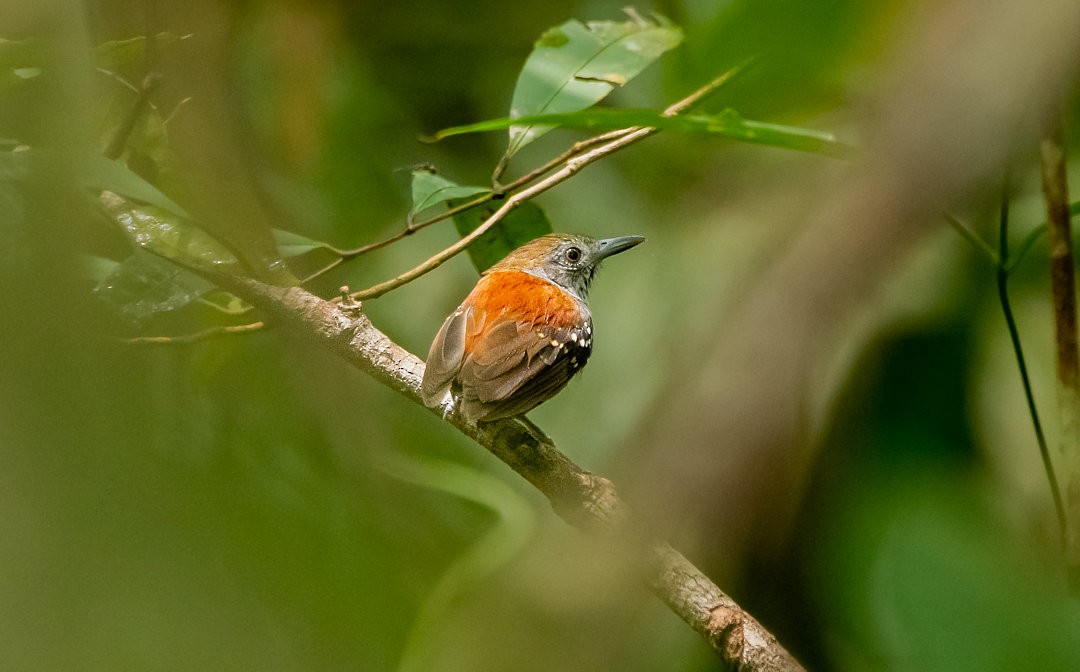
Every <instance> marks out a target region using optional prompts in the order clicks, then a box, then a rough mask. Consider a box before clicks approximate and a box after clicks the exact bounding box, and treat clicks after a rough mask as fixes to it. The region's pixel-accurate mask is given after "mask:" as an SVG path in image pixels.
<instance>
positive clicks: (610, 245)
mask: <svg viewBox="0 0 1080 672" xmlns="http://www.w3.org/2000/svg"><path fill="white" fill-rule="evenodd" d="M644 242H645V236H619V237H618V238H604V239H602V240H598V241H596V260H597V261H600V260H601V259H606V258H607V257H610V256H611V255H613V254H618V253H619V252H625V251H626V250H629V249H630V248H631V247H634V246H635V245H640V244H641V243H644Z"/></svg>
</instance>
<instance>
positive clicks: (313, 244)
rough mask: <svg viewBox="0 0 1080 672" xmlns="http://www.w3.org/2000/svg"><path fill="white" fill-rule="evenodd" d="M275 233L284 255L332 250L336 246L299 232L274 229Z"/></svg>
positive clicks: (278, 247) (278, 245) (293, 255)
mask: <svg viewBox="0 0 1080 672" xmlns="http://www.w3.org/2000/svg"><path fill="white" fill-rule="evenodd" d="M273 234H274V241H275V242H276V243H277V249H278V253H280V254H281V256H283V257H295V256H297V255H300V254H304V253H306V252H311V251H312V250H319V249H323V250H330V251H331V252H333V251H334V248H333V247H332V246H330V245H328V244H327V243H324V242H322V241H320V240H312V239H311V238H306V237H304V236H301V235H300V234H299V233H293V232H292V231H285V230H284V229H274V230H273Z"/></svg>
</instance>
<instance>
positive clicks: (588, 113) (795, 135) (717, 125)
mask: <svg viewBox="0 0 1080 672" xmlns="http://www.w3.org/2000/svg"><path fill="white" fill-rule="evenodd" d="M521 121H525V122H527V123H534V124H545V125H548V126H549V127H555V126H559V127H564V128H580V129H589V130H606V129H618V128H630V127H634V126H642V127H643V126H648V127H652V128H659V129H662V130H670V131H677V132H680V133H702V134H706V135H715V136H718V137H722V138H725V139H728V140H735V141H738V142H749V143H753V144H758V145H767V146H770V147H781V148H784V149H794V150H798V151H803V152H813V153H817V154H825V155H828V156H836V157H843V156H846V155H848V154H850V152H851V151H852V149H851V147H850V146H849V145H847V144H845V143H843V142H840V141H839V140H837V139H836V137H835V136H833V135H832V134H831V133H824V132H821V131H814V130H810V129H806V128H799V127H797V126H785V125H782V124H769V123H765V122H760V121H752V120H749V119H743V118H742V116H740V115H739V113H738V112H736V111H735V110H730V109H728V110H724V111H723V112H720V113H719V114H700V113H698V114H687V115H680V116H670V117H669V116H664V115H662V114H659V113H657V112H653V111H651V110H612V109H605V108H593V109H589V110H582V111H580V112H570V113H567V114H540V115H535V116H531V117H520V118H516V119H512V118H509V117H504V118H502V119H490V120H488V121H481V122H477V123H475V124H469V125H467V126H454V127H452V128H447V129H443V130H441V131H439V132H438V133H436V134H435V136H434V138H435V139H436V140H441V139H442V138H446V137H450V136H452V135H462V134H464V133H478V132H483V131H497V130H501V129H504V128H510V127H512V126H513V125H515V124H518V123H520V122H521Z"/></svg>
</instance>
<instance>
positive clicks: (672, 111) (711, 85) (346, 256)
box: [325, 63, 746, 298]
mask: <svg viewBox="0 0 1080 672" xmlns="http://www.w3.org/2000/svg"><path fill="white" fill-rule="evenodd" d="M745 66H746V64H745V63H744V64H742V65H739V66H737V67H735V68H732V69H731V70H728V71H727V72H725V73H724V74H722V75H720V76H719V77H716V78H715V79H713V80H712V81H710V82H708V83H707V84H705V85H704V86H702V87H700V88H699V89H697V90H696V91H694V92H693V93H691V94H690V95H688V96H686V97H685V98H683V99H681V100H678V101H676V102H675V103H672V104H671V105H669V106H668V107H667V108H666V109H665V110H664V112H663V115H664V116H668V117H670V116H675V115H678V114H682V113H683V112H686V111H687V110H689V109H691V108H693V107H694V106H696V105H698V104H699V103H700V102H701V101H703V100H704V99H705V98H707V97H708V96H709V95H711V94H712V93H713V92H715V91H716V90H717V89H719V88H720V87H721V86H723V85H724V84H726V83H728V82H729V81H731V79H732V78H733V77H734V76H735V75H737V74H739V73H740V72H742V71H743V69H744V68H745ZM641 128H642V127H640V126H635V127H631V128H621V129H618V130H614V131H607V132H605V133H601V134H599V135H596V136H593V137H591V138H586V139H585V140H579V141H578V142H575V143H574V144H573V145H572V146H571V147H570V148H569V149H567V150H566V151H565V152H563V153H562V154H559V155H558V156H556V157H555V158H553V159H551V160H549V161H547V162H546V163H544V164H543V165H541V166H539V167H537V168H535V169H533V170H531V171H529V172H528V173H526V174H525V175H522V176H521V177H519V178H517V179H515V180H514V181H512V182H509V183H507V184H505V185H500V184H498V182H497V181H494V180H493V181H494V182H495V184H494V187H495V188H494V190H493V192H492V193H490V194H485V195H483V196H480V197H478V198H475V199H473V200H471V201H467V202H465V203H462V204H460V205H457V206H454V207H452V208H449V209H447V210H446V211H445V212H441V213H439V214H438V215H435V216H433V217H430V218H428V219H425V220H423V221H421V222H415V223H414V222H409V223H407V224H406V226H405V228H404V229H402V230H401V231H399V232H397V233H395V234H394V235H392V236H390V237H388V238H385V239H383V240H380V241H376V242H374V243H369V244H367V245H362V246H360V247H356V248H351V249H340V248H330V249H332V250H333V251H334V252H336V253H337V254H339V255H340V256H341V260H340V261H339V262H338V263H341V262H345V261H349V260H351V259H355V258H356V257H359V256H361V255H364V254H367V253H368V252H374V251H375V250H379V249H382V248H384V247H386V246H387V245H391V244H393V243H396V242H397V241H399V240H401V239H402V238H405V237H407V236H410V235H412V234H414V233H416V232H417V231H419V230H421V229H424V228H426V227H428V226H431V225H432V224H435V223H437V222H441V221H443V220H445V219H449V218H450V217H453V216H454V215H456V214H458V213H461V212H464V211H466V210H470V209H472V208H475V207H477V206H480V205H483V204H484V203H488V202H490V201H494V200H499V199H502V198H505V197H506V196H507V195H508V194H511V193H513V192H516V191H517V190H518V189H521V188H522V187H524V186H526V185H528V184H531V183H532V182H534V181H536V180H537V179H539V178H541V177H543V176H544V175H547V174H548V173H550V172H551V171H553V170H555V169H556V168H557V167H558V166H561V165H563V164H565V163H566V162H567V161H569V160H571V159H573V158H575V157H577V156H579V155H581V154H582V153H584V152H586V151H587V150H590V149H592V148H594V147H597V146H599V145H603V144H605V143H609V142H613V141H616V140H618V139H620V138H622V137H624V136H626V135H629V134H631V133H634V132H636V131H639V130H641ZM333 266H337V263H335V264H334V265H333ZM333 266H331V268H332V267H333ZM325 270H329V269H325ZM367 298H372V297H367Z"/></svg>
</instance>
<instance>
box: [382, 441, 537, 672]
mask: <svg viewBox="0 0 1080 672" xmlns="http://www.w3.org/2000/svg"><path fill="white" fill-rule="evenodd" d="M376 459H377V462H376V464H377V465H378V466H379V467H380V468H381V469H382V470H383V471H385V472H386V473H388V474H390V475H392V476H394V477H396V478H399V479H401V480H403V481H405V482H408V483H412V484H414V485H417V486H420V487H422V488H429V489H432V490H438V491H441V492H445V493H448V494H450V495H453V496H455V497H460V498H462V499H465V500H467V501H469V502H473V503H474V504H477V505H479V506H482V507H484V508H485V509H488V510H489V511H491V512H492V513H494V514H496V516H498V518H497V519H496V521H495V522H494V524H493V525H491V527H490V528H488V530H486V531H485V533H484V534H483V535H482V536H481V537H479V538H478V539H477V540H476V541H475V542H473V544H472V545H471V546H469V547H468V548H467V549H466V550H465V551H464V552H463V553H461V555H459V556H457V557H456V558H454V560H453V562H452V563H451V564H450V566H449V567H447V568H446V571H445V572H444V573H443V575H442V576H441V577H440V578H439V581H438V583H436V584H435V585H434V586H432V587H430V588H429V589H427V591H426V596H427V599H426V600H425V601H424V603H423V605H422V606H421V609H420V612H419V614H417V617H416V620H415V621H414V623H413V628H412V632H410V633H409V638H408V640H407V642H406V644H405V647H404V652H403V653H402V660H401V663H400V664H399V667H398V669H399V670H402V671H411V670H426V669H430V665H431V662H432V661H433V660H435V659H436V658H437V657H438V655H439V653H438V648H437V646H436V644H435V643H436V642H438V641H439V638H438V637H437V636H436V635H438V634H439V633H438V632H437V630H438V628H439V627H440V625H441V624H444V623H445V622H446V620H447V618H446V617H447V613H448V612H449V611H450V609H451V607H452V606H453V602H454V599H455V598H457V597H458V596H460V595H462V594H464V593H465V592H466V591H467V590H468V589H469V588H470V587H472V586H475V585H476V584H477V583H479V582H480V581H482V580H484V579H485V578H487V577H488V576H490V575H491V574H493V573H495V572H496V571H497V570H499V569H500V568H502V567H504V566H505V565H506V564H508V563H509V562H510V561H511V560H512V559H513V558H514V556H516V555H517V554H518V553H519V552H520V551H521V549H522V548H523V547H524V546H525V544H526V543H527V542H528V540H529V538H530V537H531V536H532V531H533V528H534V526H535V516H534V514H533V510H532V507H531V506H530V505H529V502H528V501H526V500H525V499H524V498H523V497H522V496H521V495H519V494H518V493H517V492H515V491H514V489H513V488H511V487H509V486H507V485H506V483H505V482H504V481H503V480H502V479H500V478H496V477H494V476H492V475H490V474H488V473H486V472H484V471H482V470H479V469H476V468H472V467H466V466H464V465H461V464H457V463H455V462H449V461H445V460H433V459H423V460H421V459H419V458H414V457H410V458H406V457H404V456H402V455H400V454H399V453H390V452H388V451H384V452H382V453H379V454H377V456H376Z"/></svg>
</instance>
